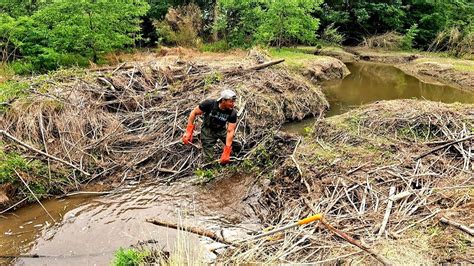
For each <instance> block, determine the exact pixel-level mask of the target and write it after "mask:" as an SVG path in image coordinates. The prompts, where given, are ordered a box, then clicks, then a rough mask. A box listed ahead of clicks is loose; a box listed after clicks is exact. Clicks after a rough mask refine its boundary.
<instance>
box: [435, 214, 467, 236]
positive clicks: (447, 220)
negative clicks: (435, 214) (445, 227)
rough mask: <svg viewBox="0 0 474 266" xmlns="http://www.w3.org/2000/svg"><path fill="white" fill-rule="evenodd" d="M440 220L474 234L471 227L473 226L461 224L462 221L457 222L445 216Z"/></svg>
mask: <svg viewBox="0 0 474 266" xmlns="http://www.w3.org/2000/svg"><path fill="white" fill-rule="evenodd" d="M439 220H440V221H441V222H443V223H445V224H449V225H452V226H454V227H456V228H457V229H459V230H461V231H464V232H466V233H468V234H470V235H471V236H473V235H474V229H471V228H469V227H467V226H465V225H463V224H460V223H458V222H455V221H453V220H450V219H448V218H445V217H441V218H440V219H439Z"/></svg>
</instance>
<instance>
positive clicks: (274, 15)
mask: <svg viewBox="0 0 474 266" xmlns="http://www.w3.org/2000/svg"><path fill="white" fill-rule="evenodd" d="M321 3H322V1H308V0H286V1H279V0H268V1H266V3H265V4H266V6H265V7H264V10H265V12H262V13H261V16H262V19H263V20H262V23H261V24H260V25H259V27H258V28H257V35H256V40H257V42H259V43H263V44H276V46H278V47H281V46H282V45H291V44H294V43H298V42H299V43H303V44H313V43H314V41H315V40H316V35H315V32H316V30H317V29H318V27H319V19H316V18H314V17H312V16H311V12H313V11H314V10H315V9H316V8H317V7H318V6H319V5H320V4H321Z"/></svg>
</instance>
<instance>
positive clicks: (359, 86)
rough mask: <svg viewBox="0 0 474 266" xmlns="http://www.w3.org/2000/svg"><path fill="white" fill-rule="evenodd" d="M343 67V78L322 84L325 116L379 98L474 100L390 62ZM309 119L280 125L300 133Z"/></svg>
mask: <svg viewBox="0 0 474 266" xmlns="http://www.w3.org/2000/svg"><path fill="white" fill-rule="evenodd" d="M347 67H348V68H349V70H350V72H351V74H350V75H349V76H347V77H346V78H345V79H343V80H332V81H327V82H325V83H323V84H322V87H323V92H324V94H325V95H326V98H327V99H328V102H329V104H330V108H329V111H328V112H327V114H326V116H327V117H329V116H334V115H339V114H342V113H345V112H347V111H349V110H350V109H351V108H355V107H358V106H360V105H363V104H368V103H372V102H376V101H380V100H395V99H426V100H430V101H438V102H444V103H454V102H459V103H474V93H472V92H468V91H463V90H459V89H456V88H453V87H450V86H440V85H435V84H428V83H424V82H421V81H420V80H419V79H417V78H415V77H413V76H410V75H407V74H405V73H404V72H403V71H401V70H399V69H398V68H396V67H393V66H390V65H385V64H377V63H366V62H358V63H349V64H347ZM313 123H314V119H311V118H310V119H305V120H303V121H301V122H296V123H290V124H288V125H286V126H285V127H284V129H285V130H286V131H289V132H293V133H302V132H303V131H304V128H305V127H308V126H312V124H313Z"/></svg>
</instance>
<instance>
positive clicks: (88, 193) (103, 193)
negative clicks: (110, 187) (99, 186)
mask: <svg viewBox="0 0 474 266" xmlns="http://www.w3.org/2000/svg"><path fill="white" fill-rule="evenodd" d="M113 192H114V191H77V192H72V193H68V194H65V195H62V196H60V197H59V198H64V197H71V196H76V195H107V194H110V193H113Z"/></svg>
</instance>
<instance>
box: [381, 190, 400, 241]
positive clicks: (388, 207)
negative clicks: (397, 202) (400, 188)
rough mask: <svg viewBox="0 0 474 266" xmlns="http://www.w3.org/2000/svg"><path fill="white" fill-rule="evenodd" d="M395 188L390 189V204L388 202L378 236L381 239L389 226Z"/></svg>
mask: <svg viewBox="0 0 474 266" xmlns="http://www.w3.org/2000/svg"><path fill="white" fill-rule="evenodd" d="M395 189H396V188H395V186H391V187H390V191H389V193H388V194H389V195H388V202H387V209H385V215H384V217H383V221H382V225H381V226H380V230H379V233H378V234H377V237H381V236H382V234H383V232H385V227H386V226H387V223H388V218H389V217H390V212H391V211H392V205H393V201H392V200H391V197H392V196H393V194H394V193H395Z"/></svg>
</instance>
